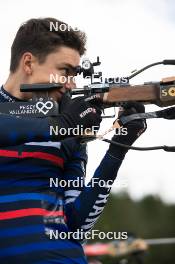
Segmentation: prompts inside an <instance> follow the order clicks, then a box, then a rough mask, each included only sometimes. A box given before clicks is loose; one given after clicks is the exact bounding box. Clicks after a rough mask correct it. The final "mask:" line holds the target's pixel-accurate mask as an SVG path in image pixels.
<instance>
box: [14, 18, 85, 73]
mask: <svg viewBox="0 0 175 264" xmlns="http://www.w3.org/2000/svg"><path fill="white" fill-rule="evenodd" d="M51 23H52V25H53V24H54V25H55V24H56V25H57V30H50V24H51ZM61 25H62V26H61ZM63 29H64V30H63ZM65 29H66V30H65ZM85 45H86V34H85V33H84V32H82V31H80V30H78V29H76V30H74V29H73V28H72V27H70V26H69V25H68V24H66V23H64V22H62V21H59V20H57V19H55V18H39V19H30V20H28V21H26V22H25V23H23V24H22V25H21V26H20V28H19V29H18V31H17V33H16V36H15V39H14V41H13V44H12V47H11V62H10V71H11V72H12V73H13V72H15V71H16V69H17V68H18V65H19V61H20V59H21V57H22V55H23V54H24V53H25V52H31V53H32V54H33V55H34V56H36V57H37V58H38V60H39V63H43V62H44V60H45V58H46V56H47V55H48V54H49V53H52V52H54V51H55V50H56V49H57V48H58V47H59V46H67V47H69V48H73V49H75V50H77V51H78V52H79V54H80V56H81V55H83V54H84V52H85V51H86V48H85Z"/></svg>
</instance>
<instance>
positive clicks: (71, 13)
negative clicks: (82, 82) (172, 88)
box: [0, 0, 175, 203]
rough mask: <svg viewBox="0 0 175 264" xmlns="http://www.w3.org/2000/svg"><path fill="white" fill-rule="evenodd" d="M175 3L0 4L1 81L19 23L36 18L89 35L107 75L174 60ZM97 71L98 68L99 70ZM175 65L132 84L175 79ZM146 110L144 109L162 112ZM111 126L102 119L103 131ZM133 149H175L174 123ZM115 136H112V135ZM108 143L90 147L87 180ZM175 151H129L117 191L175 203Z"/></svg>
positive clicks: (153, 125) (160, 123)
mask: <svg viewBox="0 0 175 264" xmlns="http://www.w3.org/2000/svg"><path fill="white" fill-rule="evenodd" d="M174 13H175V2H174V1H173V0H155V1H150V0H89V1H84V0H74V1H72V0H67V1H60V0H50V1H46V0H45V1H43V0H42V1H41V0H37V1H34V0H30V1H26V0H23V1H22V0H15V1H14V0H1V1H0V30H1V34H0V36H1V38H0V39H1V41H0V58H1V63H0V82H1V83H2V84H3V83H4V82H5V80H6V78H7V76H8V71H9V61H10V47H11V43H12V41H13V38H14V36H15V33H16V31H17V30H18V27H19V26H20V24H21V23H23V22H24V21H26V20H28V19H30V18H38V17H55V18H57V19H59V20H62V21H64V22H66V23H68V24H70V25H71V26H72V27H76V26H77V27H78V28H79V29H81V30H83V31H85V32H86V34H87V38H88V39H87V53H86V57H88V58H90V59H91V60H92V61H94V60H95V59H96V57H97V56H100V60H101V62H102V64H101V66H100V67H99V70H100V71H102V72H103V74H104V76H106V77H107V76H108V77H117V76H118V77H121V76H127V75H129V74H130V73H131V71H132V70H135V69H140V68H141V67H143V66H146V65H147V64H150V63H153V62H157V61H161V60H164V59H175V52H174V47H175V18H174V17H175V16H174ZM97 70H98V69H97ZM174 72H175V66H158V67H155V68H152V69H149V70H147V71H146V72H144V73H142V74H140V75H139V76H138V77H135V78H133V80H132V84H139V83H140V84H141V83H143V82H146V81H160V80H161V79H162V78H163V77H168V76H174V75H175V74H174ZM158 109H159V108H158V107H157V106H154V105H151V106H146V111H154V110H158ZM112 123H113V119H110V120H106V119H105V120H104V121H103V123H102V128H101V130H102V131H105V130H106V129H107V128H109V127H110V126H111V125H112ZM147 124H148V128H147V131H146V132H145V133H144V135H142V136H141V137H140V138H139V139H138V140H137V142H136V143H135V145H137V146H153V145H165V144H167V145H175V136H174V135H175V133H174V132H175V122H174V121H167V120H161V119H153V120H149V121H148V122H147ZM110 136H111V135H109V137H110ZM107 148H108V144H107V143H105V142H101V141H96V142H91V143H89V144H88V154H89V162H88V167H87V180H89V179H90V178H91V177H92V175H93V173H94V170H95V169H96V168H97V166H98V164H99V163H100V161H101V159H102V157H103V156H104V154H105V151H106V150H107ZM174 160H175V153H168V152H164V151H161V150H159V151H152V152H151V151H148V152H138V151H129V152H128V154H127V156H126V158H125V160H124V161H123V164H122V166H121V168H120V171H119V173H118V177H117V180H116V181H115V183H114V186H113V189H112V190H113V192H121V191H127V192H128V193H129V194H130V196H131V197H132V198H133V199H136V200H137V199H141V198H142V197H144V196H145V195H148V194H153V195H156V196H159V197H160V198H161V199H162V200H163V201H164V202H166V203H175V191H174V187H175V171H174Z"/></svg>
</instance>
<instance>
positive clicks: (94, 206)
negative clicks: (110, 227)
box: [66, 153, 122, 232]
mask: <svg viewBox="0 0 175 264" xmlns="http://www.w3.org/2000/svg"><path fill="white" fill-rule="evenodd" d="M121 163H122V160H120V159H117V158H115V157H112V156H110V155H109V153H107V154H106V155H105V156H104V158H103V160H102V161H101V163H100V165H99V166H98V168H97V169H96V171H95V173H94V176H93V177H92V179H91V181H90V182H89V183H88V185H87V186H84V188H83V189H82V190H81V191H79V192H78V191H77V192H74V194H77V197H74V198H73V199H72V202H71V203H68V204H67V205H66V212H67V216H68V217H67V218H68V226H69V227H70V228H71V230H73V229H74V230H76V229H82V230H83V231H84V232H87V231H89V230H91V229H92V228H93V226H94V224H95V223H96V221H97V220H98V218H99V216H100V214H101V213H102V211H103V209H104V207H105V204H106V203H107V200H108V196H109V194H110V190H111V187H112V183H113V182H114V180H115V179H116V176H117V173H118V170H119V168H120V165H121ZM105 184H106V186H105ZM72 193H73V192H72ZM69 198H70V197H69Z"/></svg>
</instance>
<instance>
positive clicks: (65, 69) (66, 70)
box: [60, 68, 70, 76]
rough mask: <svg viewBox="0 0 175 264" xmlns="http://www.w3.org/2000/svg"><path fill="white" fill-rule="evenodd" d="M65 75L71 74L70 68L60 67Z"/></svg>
mask: <svg viewBox="0 0 175 264" xmlns="http://www.w3.org/2000/svg"><path fill="white" fill-rule="evenodd" d="M60 70H61V71H62V72H63V74H64V75H65V76H68V75H69V74H70V71H69V68H62V69H60Z"/></svg>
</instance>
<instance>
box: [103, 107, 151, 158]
mask: <svg viewBox="0 0 175 264" xmlns="http://www.w3.org/2000/svg"><path fill="white" fill-rule="evenodd" d="M144 112H145V107H144V105H143V104H141V103H138V102H129V103H127V104H126V105H125V107H123V108H121V109H120V111H119V117H121V116H127V115H132V114H136V113H144ZM146 128H147V126H146V120H145V119H141V120H133V121H131V122H129V123H127V124H126V125H125V129H126V134H123V135H122V130H121V131H120V134H119V133H118V130H116V131H115V135H114V136H113V137H112V140H113V141H116V142H118V143H122V144H126V145H129V146H131V145H132V144H133V143H134V142H135V141H136V139H137V138H138V137H140V135H141V134H142V133H143V132H144V131H145V130H146ZM127 151H128V149H126V148H122V147H120V146H116V145H114V144H110V146H109V150H108V153H110V154H111V155H112V156H114V157H122V158H123V157H124V155H125V154H126V153H127Z"/></svg>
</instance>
